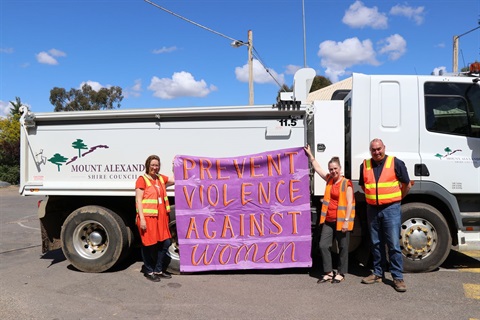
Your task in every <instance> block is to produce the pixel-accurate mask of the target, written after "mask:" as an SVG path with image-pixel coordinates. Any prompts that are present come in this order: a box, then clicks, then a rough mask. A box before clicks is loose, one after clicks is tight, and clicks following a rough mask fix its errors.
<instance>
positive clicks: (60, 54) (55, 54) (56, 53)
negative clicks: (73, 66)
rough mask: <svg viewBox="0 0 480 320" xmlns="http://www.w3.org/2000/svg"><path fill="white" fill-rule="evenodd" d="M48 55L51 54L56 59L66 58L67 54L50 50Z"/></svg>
mask: <svg viewBox="0 0 480 320" xmlns="http://www.w3.org/2000/svg"><path fill="white" fill-rule="evenodd" d="M48 53H50V54H51V55H52V56H54V57H66V56H67V54H66V53H65V52H63V51H60V50H57V49H50V50H48Z"/></svg>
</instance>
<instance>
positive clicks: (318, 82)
mask: <svg viewBox="0 0 480 320" xmlns="http://www.w3.org/2000/svg"><path fill="white" fill-rule="evenodd" d="M331 84H332V81H330V80H329V79H328V78H325V77H324V76H315V78H313V83H312V87H311V88H310V92H313V91H317V90H320V89H322V88H325V87H328V86H329V85H331Z"/></svg>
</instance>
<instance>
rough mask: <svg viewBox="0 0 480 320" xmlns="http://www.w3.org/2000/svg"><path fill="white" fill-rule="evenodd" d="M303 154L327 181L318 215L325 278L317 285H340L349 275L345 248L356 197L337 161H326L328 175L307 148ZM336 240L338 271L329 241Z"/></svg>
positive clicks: (352, 219) (334, 158) (353, 216)
mask: <svg viewBox="0 0 480 320" xmlns="http://www.w3.org/2000/svg"><path fill="white" fill-rule="evenodd" d="M305 152H306V154H307V156H308V158H309V160H310V162H311V163H312V167H313V169H314V170H315V172H317V173H318V174H319V175H320V177H321V178H322V179H324V180H325V181H326V182H327V185H326V187H325V192H324V196H323V203H322V209H321V213H320V224H321V225H322V231H321V234H320V253H321V256H322V264H323V272H324V275H323V277H322V278H321V279H319V280H318V281H317V283H325V282H331V283H340V282H342V281H343V280H344V279H345V274H346V273H347V272H348V245H349V241H350V231H352V230H353V222H354V219H355V197H354V194H353V185H352V181H350V180H349V179H346V178H345V177H344V176H342V175H341V170H342V167H341V165H340V159H339V158H338V157H333V158H332V159H331V160H330V161H329V162H328V171H329V172H328V173H327V172H326V171H325V170H324V169H323V168H322V167H321V166H320V164H319V163H318V161H316V160H315V157H314V156H313V155H312V152H311V150H310V146H309V145H307V146H306V147H305ZM333 237H335V239H336V240H337V243H338V248H339V255H338V266H337V272H336V273H335V272H334V270H333V266H332V252H331V247H332V241H333Z"/></svg>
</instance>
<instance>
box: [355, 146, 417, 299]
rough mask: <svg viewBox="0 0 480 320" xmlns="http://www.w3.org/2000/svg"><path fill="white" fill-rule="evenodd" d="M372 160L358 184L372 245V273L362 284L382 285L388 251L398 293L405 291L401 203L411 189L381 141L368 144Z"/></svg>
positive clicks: (362, 168)
mask: <svg viewBox="0 0 480 320" xmlns="http://www.w3.org/2000/svg"><path fill="white" fill-rule="evenodd" d="M370 154H371V155H372V158H370V159H366V160H364V161H363V163H362V164H361V165H360V178H359V184H360V186H361V187H362V189H363V191H364V193H365V200H366V202H367V221H368V226H369V230H370V240H371V245H372V256H373V272H372V274H371V275H369V276H368V277H366V278H364V279H363V280H362V283H365V284H373V283H377V282H382V280H383V278H384V277H385V270H386V266H387V259H386V253H385V245H387V247H388V256H389V261H390V266H389V271H390V273H391V275H392V278H393V287H394V289H395V290H396V291H398V292H405V291H407V286H406V285H405V281H404V279H403V256H402V250H401V248H400V228H401V225H402V212H401V208H400V205H401V201H402V199H403V197H405V196H406V195H407V193H408V191H409V190H410V188H411V184H410V178H409V176H408V171H407V167H406V166H405V163H404V162H403V161H402V160H400V159H398V158H396V157H392V156H387V155H385V145H384V144H383V142H382V140H380V139H373V140H372V141H371V142H370Z"/></svg>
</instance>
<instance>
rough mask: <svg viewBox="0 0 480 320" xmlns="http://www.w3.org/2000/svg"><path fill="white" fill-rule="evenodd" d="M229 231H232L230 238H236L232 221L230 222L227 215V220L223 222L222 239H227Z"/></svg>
mask: <svg viewBox="0 0 480 320" xmlns="http://www.w3.org/2000/svg"><path fill="white" fill-rule="evenodd" d="M227 230H229V231H230V238H234V237H235V232H233V226H232V221H230V216H229V215H226V216H225V219H224V220H223V228H222V238H225V236H226V235H227Z"/></svg>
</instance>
